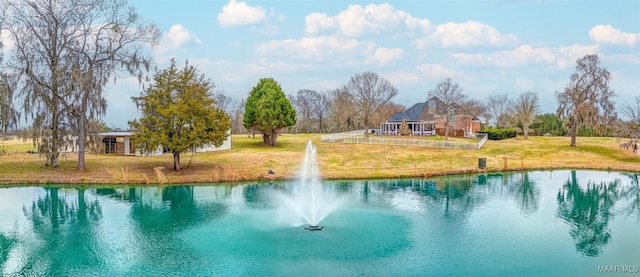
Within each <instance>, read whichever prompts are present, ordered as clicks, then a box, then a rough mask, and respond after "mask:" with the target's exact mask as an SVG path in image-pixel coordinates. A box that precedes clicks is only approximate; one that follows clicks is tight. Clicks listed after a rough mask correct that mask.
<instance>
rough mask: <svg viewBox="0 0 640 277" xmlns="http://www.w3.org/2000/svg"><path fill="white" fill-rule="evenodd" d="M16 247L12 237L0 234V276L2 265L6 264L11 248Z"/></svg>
mask: <svg viewBox="0 0 640 277" xmlns="http://www.w3.org/2000/svg"><path fill="white" fill-rule="evenodd" d="M15 245H16V239H15V238H14V237H13V235H11V234H9V235H5V234H4V233H2V232H0V274H1V273H2V269H3V268H4V263H5V262H7V258H8V257H9V252H11V249H12V248H13V246H15Z"/></svg>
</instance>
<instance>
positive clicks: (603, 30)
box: [589, 25, 640, 46]
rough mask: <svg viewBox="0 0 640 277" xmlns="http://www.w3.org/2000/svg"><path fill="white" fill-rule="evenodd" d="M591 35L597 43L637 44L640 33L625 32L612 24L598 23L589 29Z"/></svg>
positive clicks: (639, 39)
mask: <svg viewBox="0 0 640 277" xmlns="http://www.w3.org/2000/svg"><path fill="white" fill-rule="evenodd" d="M589 37H590V38H591V39H593V40H594V41H595V42H597V43H603V44H617V45H619V44H622V45H627V46H635V45H636V43H637V42H638V41H640V33H625V32H622V31H620V30H618V29H616V28H614V27H613V26H611V25H597V26H595V27H593V28H591V30H590V31H589Z"/></svg>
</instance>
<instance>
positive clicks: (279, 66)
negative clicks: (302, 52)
mask: <svg viewBox="0 0 640 277" xmlns="http://www.w3.org/2000/svg"><path fill="white" fill-rule="evenodd" d="M309 68H310V67H309V66H307V65H304V64H298V63H296V64H294V63H286V62H282V61H277V62H270V61H268V60H261V61H260V62H259V63H251V64H247V65H245V66H244V67H243V69H244V71H245V72H249V73H253V74H273V73H274V72H294V71H299V70H305V69H309Z"/></svg>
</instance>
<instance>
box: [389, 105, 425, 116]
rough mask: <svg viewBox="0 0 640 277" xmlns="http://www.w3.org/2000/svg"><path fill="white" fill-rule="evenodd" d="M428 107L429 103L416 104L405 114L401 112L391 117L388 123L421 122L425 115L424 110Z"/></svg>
mask: <svg viewBox="0 0 640 277" xmlns="http://www.w3.org/2000/svg"><path fill="white" fill-rule="evenodd" d="M425 107H427V102H422V103H416V104H415V105H413V106H411V108H409V109H407V110H406V111H404V112H399V113H396V114H394V115H393V116H391V118H389V120H388V121H402V120H403V119H406V120H407V121H420V116H422V114H423V113H424V109H425Z"/></svg>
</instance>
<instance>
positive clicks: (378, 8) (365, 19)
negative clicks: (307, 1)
mask: <svg viewBox="0 0 640 277" xmlns="http://www.w3.org/2000/svg"><path fill="white" fill-rule="evenodd" d="M401 27H404V28H408V29H410V30H422V31H425V30H428V29H429V28H431V23H430V22H429V20H427V19H418V18H414V17H412V16H411V15H410V14H409V13H407V12H405V11H403V10H397V9H395V8H394V7H393V6H392V5H391V4H388V3H384V4H379V5H378V4H370V5H367V6H365V7H363V6H360V5H350V6H349V8H347V9H346V10H344V11H342V12H340V13H339V14H337V15H336V16H329V15H327V14H323V13H312V14H309V15H308V16H306V17H305V32H306V33H307V34H309V35H315V34H318V33H321V32H325V31H328V32H331V31H337V34H339V35H343V36H348V37H357V36H361V35H364V34H381V33H383V32H384V31H389V30H396V29H398V28H401Z"/></svg>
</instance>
